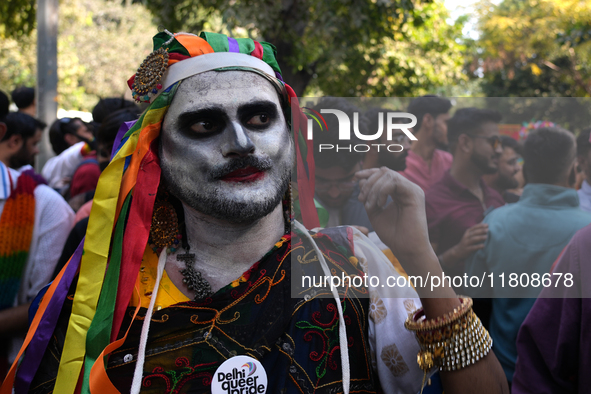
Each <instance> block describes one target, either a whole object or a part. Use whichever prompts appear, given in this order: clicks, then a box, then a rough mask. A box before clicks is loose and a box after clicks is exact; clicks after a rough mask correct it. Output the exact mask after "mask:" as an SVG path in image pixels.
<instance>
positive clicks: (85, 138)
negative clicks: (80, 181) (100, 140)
mask: <svg viewBox="0 0 591 394" xmlns="http://www.w3.org/2000/svg"><path fill="white" fill-rule="evenodd" d="M49 140H50V142H51V146H52V148H53V151H54V152H55V154H56V155H57V156H55V157H52V158H51V159H49V160H48V161H47V163H45V165H44V166H43V169H42V170H41V175H43V177H44V178H45V179H47V183H48V185H49V186H50V187H52V188H54V189H56V190H59V191H60V192H61V193H62V195H67V193H68V188H67V187H68V186H69V184H70V182H71V180H72V175H74V172H75V171H76V169H77V168H78V166H80V164H81V163H82V162H83V161H85V160H86V159H89V158H92V157H93V156H94V155H95V153H94V146H93V144H94V135H93V134H92V132H91V131H90V130H88V127H86V124H85V123H84V122H83V121H82V120H81V119H79V118H61V119H58V120H56V121H55V122H53V124H52V125H51V127H50V128H49Z"/></svg>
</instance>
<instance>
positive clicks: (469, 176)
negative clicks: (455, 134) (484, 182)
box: [449, 158, 484, 201]
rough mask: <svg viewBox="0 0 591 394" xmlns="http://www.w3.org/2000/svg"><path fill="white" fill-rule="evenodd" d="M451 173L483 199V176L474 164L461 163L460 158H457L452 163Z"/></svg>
mask: <svg viewBox="0 0 591 394" xmlns="http://www.w3.org/2000/svg"><path fill="white" fill-rule="evenodd" d="M449 174H450V175H451V176H452V177H453V178H454V179H455V180H456V181H458V182H460V183H461V184H462V185H464V186H466V188H467V189H468V190H470V191H471V192H472V194H474V195H475V196H476V197H478V199H479V200H481V201H482V200H483V198H484V196H483V190H482V188H481V187H480V178H481V177H482V173H481V172H480V171H478V169H477V168H476V166H474V165H469V164H468V165H466V164H465V163H460V160H456V159H455V158H454V161H453V162H452V164H451V169H450V170H449Z"/></svg>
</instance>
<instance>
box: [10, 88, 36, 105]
mask: <svg viewBox="0 0 591 394" xmlns="http://www.w3.org/2000/svg"><path fill="white" fill-rule="evenodd" d="M11 96H12V101H13V102H14V104H16V106H17V107H18V109H23V108H27V107H29V106H30V105H32V104H33V102H34V101H35V89H33V88H28V87H26V86H21V87H18V88H16V89H14V90H13V91H12V94H11Z"/></svg>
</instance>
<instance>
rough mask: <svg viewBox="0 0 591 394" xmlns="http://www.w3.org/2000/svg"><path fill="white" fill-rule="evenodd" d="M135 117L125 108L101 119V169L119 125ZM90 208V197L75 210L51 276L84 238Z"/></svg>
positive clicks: (134, 111)
mask: <svg viewBox="0 0 591 394" xmlns="http://www.w3.org/2000/svg"><path fill="white" fill-rule="evenodd" d="M135 119H137V112H136V110H135V109H134V108H125V109H121V110H118V111H115V112H114V113H112V114H111V115H109V116H107V117H106V118H105V119H103V122H102V123H101V127H100V128H99V129H98V134H97V161H98V165H99V168H100V170H101V171H103V170H104V169H105V168H107V166H108V165H109V162H110V161H111V152H112V151H113V143H114V142H115V137H116V136H117V132H118V131H119V128H120V127H121V125H122V124H123V123H125V122H130V121H133V120H135ZM91 209H92V199H91V200H90V201H88V202H86V203H85V204H84V205H82V206H81V207H80V209H78V211H76V217H75V220H74V223H75V225H74V228H73V229H72V231H71V232H70V235H68V239H67V241H66V243H65V245H64V248H63V250H62V254H61V256H60V258H59V260H58V263H57V265H56V267H55V271H54V273H53V277H54V278H55V277H56V276H57V274H58V273H59V272H60V271H61V269H62V268H63V266H64V265H66V263H67V262H68V260H69V259H70V257H71V256H72V254H74V252H75V251H76V248H77V247H78V245H79V244H80V242H81V241H82V238H84V235H85V234H86V228H87V227H88V216H89V215H90V210H91Z"/></svg>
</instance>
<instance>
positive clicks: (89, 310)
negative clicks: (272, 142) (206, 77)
mask: <svg viewBox="0 0 591 394" xmlns="http://www.w3.org/2000/svg"><path fill="white" fill-rule="evenodd" d="M275 55H276V51H275V48H274V47H273V46H272V45H270V44H268V43H265V42H260V43H259V42H257V41H253V40H251V39H247V38H238V39H234V38H231V37H227V36H225V35H222V34H215V33H201V35H200V36H196V35H192V34H186V33H179V34H174V35H173V34H171V33H169V32H163V33H159V34H157V35H156V36H155V37H154V52H152V54H150V56H148V58H147V59H146V61H144V63H142V66H140V68H139V69H138V72H137V73H136V75H135V76H134V77H132V78H131V79H130V81H129V84H130V87H131V88H132V90H133V94H134V98H136V100H138V101H143V102H149V103H150V106H149V107H148V109H147V110H146V111H145V112H144V113H143V114H142V116H141V117H140V118H139V119H138V120H137V122H136V123H135V124H134V125H133V126H131V128H130V129H129V130H127V132H126V133H125V134H124V135H123V136H122V138H121V142H120V143H119V144H117V142H116V146H117V147H118V148H117V149H116V152H115V153H114V157H113V159H112V161H111V163H110V164H109V166H108V167H107V168H106V169H105V171H104V172H103V174H102V175H101V177H100V179H99V183H98V187H97V190H96V194H95V197H94V203H93V207H92V211H91V214H90V219H89V223H88V230H87V232H86V238H85V239H86V241H85V242H84V241H83V243H82V244H81V245H80V246H79V247H78V249H77V250H76V252H75V253H74V255H73V256H72V258H71V259H70V261H69V262H68V264H67V265H66V266H65V267H64V269H63V270H62V271H61V272H60V274H59V275H58V276H57V278H56V279H55V280H54V282H53V283H52V284H51V286H50V287H49V289H48V290H47V293H46V295H45V296H44V297H43V300H42V301H41V304H40V306H39V309H38V311H37V314H36V315H35V318H34V319H33V322H32V325H31V328H30V330H29V332H28V334H27V337H26V339H25V344H24V345H23V348H22V349H21V351H20V353H19V355H18V357H17V360H16V361H15V363H14V364H13V366H12V368H11V370H10V372H9V375H8V376H7V378H6V380H5V381H4V384H3V385H2V387H1V388H0V394H10V392H11V390H12V387H13V385H14V389H15V391H16V393H17V394H19V393H27V392H28V391H29V388H30V384H31V381H32V379H33V377H34V376H35V373H36V371H37V369H38V368H39V363H40V362H41V359H42V357H43V355H44V353H45V350H46V348H47V345H48V343H49V340H50V338H51V336H52V333H53V331H54V329H55V327H56V324H57V319H58V317H59V315H60V311H61V309H62V306H63V303H64V299H65V298H66V296H67V294H68V290H69V289H70V286H71V285H72V283H73V281H74V279H75V277H76V276H77V277H78V282H77V287H76V293H75V296H74V300H73V306H72V313H71V315H70V319H69V323H68V330H67V334H66V338H65V343H64V348H63V352H62V357H61V360H60V366H59V371H58V375H57V380H56V383H55V388H54V392H56V393H60V394H68V393H75V392H84V393H89V392H92V393H100V394H109V393H118V391H117V389H116V388H115V387H114V386H113V384H112V383H111V382H110V380H109V379H108V377H107V375H106V371H105V363H106V359H107V356H108V354H110V353H111V352H113V351H114V350H115V349H117V348H119V347H120V346H121V345H122V344H123V342H124V340H125V337H126V335H127V334H125V336H124V337H123V338H121V339H117V336H118V334H119V332H120V329H121V325H122V321H123V316H124V313H125V311H126V309H127V307H128V305H129V302H130V299H131V296H132V293H133V292H134V288H135V282H136V278H137V275H138V272H139V269H140V264H141V260H142V256H143V254H144V247H143V245H147V243H148V237H149V232H150V226H151V218H152V210H153V207H154V201H155V198H156V192H157V189H158V185H159V183H160V165H159V160H158V157H157V149H156V148H155V146H154V145H155V144H152V143H153V142H154V141H155V140H156V138H157V137H158V136H159V134H160V129H161V125H162V120H163V118H164V114H165V113H166V111H167V109H168V107H169V106H170V103H171V102H172V99H173V97H174V95H175V92H176V89H177V87H178V86H179V81H182V80H183V79H185V78H187V77H189V76H192V75H195V74H198V73H201V72H205V71H209V70H224V69H233V70H236V69H238V70H246V71H252V72H256V73H259V74H260V75H263V76H265V77H266V78H267V79H268V80H270V81H271V82H272V83H274V84H275V85H276V86H278V87H279V88H280V89H281V90H280V91H282V94H283V96H284V98H285V99H286V102H287V103H288V105H287V108H286V118H287V119H289V116H288V115H289V112H291V114H292V115H293V116H292V117H291V119H292V123H293V124H292V129H293V130H294V140H295V142H296V144H295V146H296V155H297V162H298V163H297V169H298V178H297V179H298V188H299V193H298V196H299V204H300V208H301V213H302V221H303V223H304V225H305V226H306V227H308V228H312V227H317V226H318V217H317V215H316V210H315V208H314V201H313V191H314V161H313V155H312V147H311V141H307V140H305V139H304V135H306V132H305V127H306V123H307V122H306V118H305V116H304V115H303V114H302V113H301V111H300V108H299V104H298V102H297V99H296V97H295V94H294V92H293V90H292V89H291V88H290V87H289V86H288V85H286V84H284V83H283V81H282V78H281V74H280V69H279V66H278V64H277V62H276V59H275ZM138 245H142V246H141V247H138ZM138 310H139V305H138V307H137V309H136V313H137V312H138ZM147 320H149V319H147ZM25 350H26V352H25Z"/></svg>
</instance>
